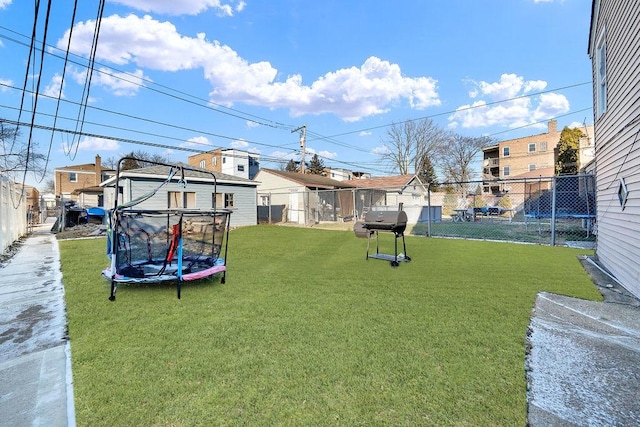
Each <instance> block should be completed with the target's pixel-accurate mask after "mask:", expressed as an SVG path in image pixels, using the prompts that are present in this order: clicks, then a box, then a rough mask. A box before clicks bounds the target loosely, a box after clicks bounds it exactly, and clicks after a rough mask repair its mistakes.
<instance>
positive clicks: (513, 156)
mask: <svg viewBox="0 0 640 427" xmlns="http://www.w3.org/2000/svg"><path fill="white" fill-rule="evenodd" d="M581 130H582V133H583V134H585V136H584V137H583V138H582V139H581V140H580V165H579V169H582V167H583V166H584V165H586V164H587V163H589V162H590V161H591V160H593V155H594V152H593V150H592V149H590V147H593V126H585V127H584V128H581ZM560 134H561V131H559V130H558V129H557V122H556V121H555V120H550V121H549V122H548V124H547V132H546V133H541V134H537V135H531V136H525V137H522V138H516V139H509V140H506V141H501V142H499V143H498V144H497V145H492V146H489V147H485V148H483V152H484V160H483V171H482V172H483V180H495V179H509V178H524V177H531V176H534V175H535V176H553V175H554V170H555V160H556V152H555V151H556V147H557V146H558V142H559V141H560ZM484 191H485V192H486V193H495V192H499V188H498V187H497V186H489V185H485V186H484Z"/></svg>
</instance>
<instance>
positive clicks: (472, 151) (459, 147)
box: [438, 134, 491, 192]
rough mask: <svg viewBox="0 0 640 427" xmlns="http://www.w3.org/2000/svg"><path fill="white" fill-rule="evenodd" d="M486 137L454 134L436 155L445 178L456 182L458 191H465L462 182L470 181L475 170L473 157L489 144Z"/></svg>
mask: <svg viewBox="0 0 640 427" xmlns="http://www.w3.org/2000/svg"><path fill="white" fill-rule="evenodd" d="M490 143H491V139H490V138H488V137H477V138H474V137H469V136H462V135H457V134H454V135H453V137H452V138H451V140H450V143H449V144H448V145H447V146H446V148H443V149H442V150H441V151H440V153H439V155H438V164H439V166H440V169H441V170H442V172H443V173H444V176H445V177H446V179H447V180H448V181H450V182H456V183H458V191H460V192H465V190H466V186H465V185H464V183H467V182H469V181H471V180H472V179H473V178H474V176H475V171H474V169H473V167H472V165H471V163H472V162H473V159H474V157H475V156H476V155H477V154H478V153H479V152H480V151H481V150H482V148H483V147H485V146H487V145H489V144H490Z"/></svg>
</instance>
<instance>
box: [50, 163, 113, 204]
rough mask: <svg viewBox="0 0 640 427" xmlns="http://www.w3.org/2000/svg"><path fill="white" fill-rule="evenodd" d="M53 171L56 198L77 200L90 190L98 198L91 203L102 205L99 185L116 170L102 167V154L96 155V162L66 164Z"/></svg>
mask: <svg viewBox="0 0 640 427" xmlns="http://www.w3.org/2000/svg"><path fill="white" fill-rule="evenodd" d="M53 173H54V183H55V194H56V198H58V199H60V200H72V201H74V202H77V201H78V200H79V196H80V195H82V194H84V193H87V192H89V193H92V194H94V196H95V199H96V200H92V203H89V204H90V205H93V206H101V204H100V203H99V202H98V198H99V196H100V194H98V193H101V192H102V189H101V188H99V187H98V185H99V184H100V183H101V182H102V181H104V180H106V179H108V178H109V177H110V176H112V175H114V174H115V171H114V170H113V169H109V168H104V167H102V163H101V160H100V156H99V155H96V160H95V163H86V164H82V165H75V166H64V167H61V168H57V169H55V170H54V172H53ZM94 189H99V192H96V191H93V190H94Z"/></svg>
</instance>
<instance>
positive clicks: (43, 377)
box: [0, 224, 75, 427]
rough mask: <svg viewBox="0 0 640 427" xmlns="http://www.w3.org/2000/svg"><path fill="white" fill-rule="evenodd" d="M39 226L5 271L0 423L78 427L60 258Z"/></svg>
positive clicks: (0, 294) (0, 308) (0, 293)
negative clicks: (76, 423)
mask: <svg viewBox="0 0 640 427" xmlns="http://www.w3.org/2000/svg"><path fill="white" fill-rule="evenodd" d="M51 225H52V224H43V225H39V226H36V227H34V230H33V233H32V234H31V235H30V236H29V237H28V238H27V239H26V240H25V241H24V242H23V243H22V245H21V247H20V248H19V250H18V252H17V253H16V254H15V255H14V256H13V257H12V258H11V259H10V260H9V261H8V262H7V263H6V264H5V265H4V266H3V267H1V268H0V424H1V425H3V426H5V425H6V426H12V427H20V426H47V427H49V426H75V411H74V405H73V385H72V377H71V358H70V347H69V341H68V337H67V320H66V312H65V303H64V288H63V286H62V273H61V271H60V253H59V251H58V243H57V241H56V238H55V236H54V235H53V234H52V233H51V231H50V230H51Z"/></svg>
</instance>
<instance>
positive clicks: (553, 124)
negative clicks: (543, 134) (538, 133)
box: [547, 120, 558, 134]
mask: <svg viewBox="0 0 640 427" xmlns="http://www.w3.org/2000/svg"><path fill="white" fill-rule="evenodd" d="M547 126H548V130H547V133H549V134H551V133H556V132H558V122H557V121H556V120H549V123H548V124H547Z"/></svg>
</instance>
